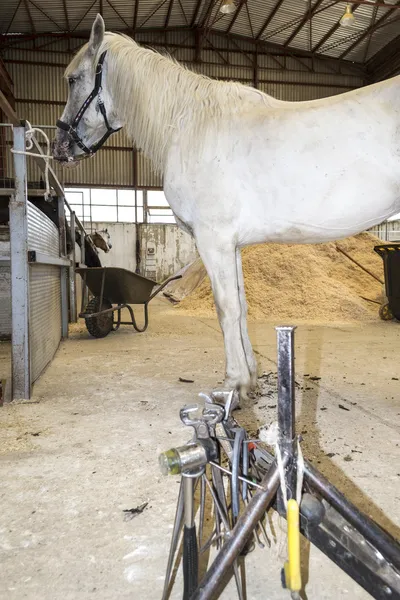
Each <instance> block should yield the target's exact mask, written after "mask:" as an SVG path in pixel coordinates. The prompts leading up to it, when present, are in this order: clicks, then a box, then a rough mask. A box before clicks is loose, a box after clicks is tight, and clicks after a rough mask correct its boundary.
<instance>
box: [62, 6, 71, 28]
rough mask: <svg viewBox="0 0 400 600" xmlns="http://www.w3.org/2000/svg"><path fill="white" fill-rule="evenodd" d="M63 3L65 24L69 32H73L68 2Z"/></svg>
mask: <svg viewBox="0 0 400 600" xmlns="http://www.w3.org/2000/svg"><path fill="white" fill-rule="evenodd" d="M62 3H63V9H64V18H65V24H66V26H67V31H71V28H70V25H69V17H68V10H67V3H66V0H62Z"/></svg>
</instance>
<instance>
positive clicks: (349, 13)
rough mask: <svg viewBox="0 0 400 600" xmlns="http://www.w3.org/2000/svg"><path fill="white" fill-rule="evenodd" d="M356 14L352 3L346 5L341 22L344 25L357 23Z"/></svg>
mask: <svg viewBox="0 0 400 600" xmlns="http://www.w3.org/2000/svg"><path fill="white" fill-rule="evenodd" d="M355 20H356V18H355V16H354V15H353V9H352V8H351V4H347V5H346V10H345V12H344V15H343V17H342V18H341V19H340V24H341V25H342V26H343V27H351V25H354V23H355Z"/></svg>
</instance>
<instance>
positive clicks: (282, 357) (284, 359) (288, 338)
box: [276, 326, 296, 513]
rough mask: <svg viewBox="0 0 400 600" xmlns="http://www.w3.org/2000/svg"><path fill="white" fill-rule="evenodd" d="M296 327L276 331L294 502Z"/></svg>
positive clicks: (281, 424) (284, 447) (283, 435)
mask: <svg viewBox="0 0 400 600" xmlns="http://www.w3.org/2000/svg"><path fill="white" fill-rule="evenodd" d="M294 330H295V327H291V326H285V327H276V332H277V343H278V428H279V438H278V444H279V448H280V451H281V454H282V456H283V454H284V453H285V454H287V455H288V456H289V463H288V467H287V470H286V473H285V475H286V484H287V487H288V496H289V498H295V490H296V473H295V472H294V469H293V468H292V463H293V456H294V438H295V393H294V391H295V387H294V386H295V379H294ZM277 500H278V506H277V508H278V511H279V512H280V513H284V512H285V506H284V503H283V497H282V490H281V489H279V492H278V499H277Z"/></svg>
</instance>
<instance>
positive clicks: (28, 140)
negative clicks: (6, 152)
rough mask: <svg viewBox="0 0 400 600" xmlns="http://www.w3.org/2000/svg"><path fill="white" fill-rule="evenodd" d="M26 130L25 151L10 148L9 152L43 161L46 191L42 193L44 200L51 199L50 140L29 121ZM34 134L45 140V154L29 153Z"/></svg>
mask: <svg viewBox="0 0 400 600" xmlns="http://www.w3.org/2000/svg"><path fill="white" fill-rule="evenodd" d="M26 124H27V128H26V130H25V141H26V150H14V148H11V152H12V153H13V154H23V155H24V156H34V157H36V158H42V159H43V160H44V180H45V184H46V191H45V193H44V197H45V200H50V199H51V189H50V183H49V161H50V160H51V159H52V158H53V157H52V156H51V154H50V140H49V138H48V136H47V134H46V133H45V132H44V131H43V129H39V128H38V127H32V125H31V124H30V123H29V121H26ZM35 132H38V133H40V134H42V136H43V137H44V139H45V140H46V154H41V153H36V152H29V150H32V148H33V138H34V135H35Z"/></svg>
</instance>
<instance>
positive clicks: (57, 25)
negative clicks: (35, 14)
mask: <svg viewBox="0 0 400 600" xmlns="http://www.w3.org/2000/svg"><path fill="white" fill-rule="evenodd" d="M30 3H31V4H32V6H34V7H35V8H36V10H38V11H39V12H41V13H42V15H43V16H45V17H46V19H48V20H49V21H51V22H52V23H53V24H54V25H55V26H56V27H57V29H60V30H61V31H62V30H63V28H62V27H60V25H59V24H58V23H56V21H54V19H52V18H51V17H50V16H49V15H48V14H47V13H46V12H45V11H44V10H43V9H42V8H40V6H39V5H38V4H36V2H34V1H33V0H30Z"/></svg>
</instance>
